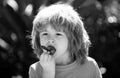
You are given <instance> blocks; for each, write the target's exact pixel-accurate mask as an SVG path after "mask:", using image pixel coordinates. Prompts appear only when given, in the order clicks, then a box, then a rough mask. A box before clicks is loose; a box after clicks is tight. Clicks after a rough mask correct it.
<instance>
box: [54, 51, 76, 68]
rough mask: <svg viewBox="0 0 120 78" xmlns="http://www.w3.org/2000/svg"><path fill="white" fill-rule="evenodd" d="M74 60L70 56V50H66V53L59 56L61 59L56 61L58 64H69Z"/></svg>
mask: <svg viewBox="0 0 120 78" xmlns="http://www.w3.org/2000/svg"><path fill="white" fill-rule="evenodd" d="M73 61H74V60H72V59H71V57H70V56H69V52H66V54H63V56H62V57H59V59H57V61H56V65H61V66H62V65H68V64H70V63H72V62H73Z"/></svg>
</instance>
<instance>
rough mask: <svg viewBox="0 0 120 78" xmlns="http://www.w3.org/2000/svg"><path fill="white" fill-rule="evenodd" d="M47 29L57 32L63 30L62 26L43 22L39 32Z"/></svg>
mask: <svg viewBox="0 0 120 78" xmlns="http://www.w3.org/2000/svg"><path fill="white" fill-rule="evenodd" d="M49 29H53V30H55V31H58V32H63V26H58V25H52V24H45V25H42V26H41V27H40V29H39V30H40V32H44V31H48V30H49Z"/></svg>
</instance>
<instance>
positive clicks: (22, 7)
mask: <svg viewBox="0 0 120 78" xmlns="http://www.w3.org/2000/svg"><path fill="white" fill-rule="evenodd" d="M58 1H64V2H67V3H69V4H71V5H72V6H73V7H74V8H75V9H76V11H77V12H78V13H80V15H81V16H82V18H83V21H84V23H85V28H86V29H87V31H88V34H89V35H90V39H91V42H92V46H91V47H90V50H89V55H90V56H91V57H93V58H94V59H95V60H96V61H97V63H98V65H99V67H100V70H101V72H102V75H103V78H120V76H119V73H120V68H119V67H120V63H119V59H120V0H0V78H28V70H29V66H30V65H31V64H32V63H34V62H36V61H38V60H37V59H36V56H35V55H34V54H33V50H32V48H31V44H30V38H29V36H30V34H31V30H32V21H33V19H34V16H35V15H36V14H37V12H38V8H39V7H40V6H44V5H46V6H47V5H50V4H53V3H56V2H58Z"/></svg>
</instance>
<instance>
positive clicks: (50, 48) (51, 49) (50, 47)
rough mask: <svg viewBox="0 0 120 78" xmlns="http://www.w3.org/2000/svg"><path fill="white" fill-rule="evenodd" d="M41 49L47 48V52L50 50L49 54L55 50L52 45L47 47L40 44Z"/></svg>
mask: <svg viewBox="0 0 120 78" xmlns="http://www.w3.org/2000/svg"><path fill="white" fill-rule="evenodd" d="M41 47H42V48H43V49H45V50H47V52H50V55H53V54H54V53H55V52H56V49H55V47H54V46H52V45H49V46H48V47H45V46H41Z"/></svg>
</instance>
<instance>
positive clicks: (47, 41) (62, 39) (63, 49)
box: [40, 24, 71, 78]
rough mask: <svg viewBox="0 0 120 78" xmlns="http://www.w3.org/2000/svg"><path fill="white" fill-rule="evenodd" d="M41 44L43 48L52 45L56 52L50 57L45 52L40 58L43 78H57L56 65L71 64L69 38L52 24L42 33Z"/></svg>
mask: <svg viewBox="0 0 120 78" xmlns="http://www.w3.org/2000/svg"><path fill="white" fill-rule="evenodd" d="M40 42H41V45H43V46H48V45H52V46H54V47H55V49H56V52H55V54H54V55H49V53H48V52H46V51H44V52H43V53H42V55H41V56H40V64H41V66H42V67H43V78H54V77H55V65H67V64H69V63H70V62H71V59H70V57H69V51H68V38H67V36H66V34H65V33H64V32H63V31H56V30H55V29H54V28H53V27H52V26H51V25H50V24H48V25H46V26H45V29H44V30H43V31H42V32H41V33H40Z"/></svg>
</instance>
